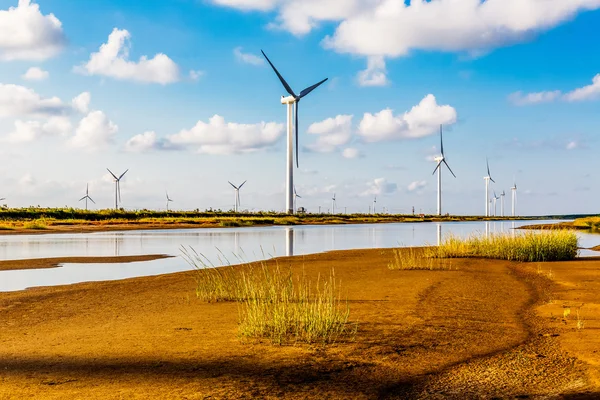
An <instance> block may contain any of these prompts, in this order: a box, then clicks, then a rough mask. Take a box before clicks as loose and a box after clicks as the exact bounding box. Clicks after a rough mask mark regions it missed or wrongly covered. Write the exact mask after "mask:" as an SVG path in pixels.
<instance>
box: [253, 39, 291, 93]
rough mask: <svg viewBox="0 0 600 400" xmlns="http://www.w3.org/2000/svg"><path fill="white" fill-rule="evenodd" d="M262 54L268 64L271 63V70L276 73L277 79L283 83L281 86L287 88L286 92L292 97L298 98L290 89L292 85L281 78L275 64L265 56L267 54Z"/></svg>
mask: <svg viewBox="0 0 600 400" xmlns="http://www.w3.org/2000/svg"><path fill="white" fill-rule="evenodd" d="M260 52H261V53H262V55H263V56H265V58H266V59H267V62H268V63H269V65H270V66H271V68H273V71H275V73H276V74H277V77H278V78H279V80H280V81H281V84H282V85H283V87H284V88H285V90H286V92H288V93H289V94H290V95H292V96H294V97H298V96H296V93H294V91H293V90H292V88H291V87H290V85H288V83H287V82H286V81H285V79H283V76H281V74H280V73H279V71H277V68H275V66H274V65H273V63H272V62H271V60H269V57H267V55H266V54H265V52H264V51H262V50H261V51H260Z"/></svg>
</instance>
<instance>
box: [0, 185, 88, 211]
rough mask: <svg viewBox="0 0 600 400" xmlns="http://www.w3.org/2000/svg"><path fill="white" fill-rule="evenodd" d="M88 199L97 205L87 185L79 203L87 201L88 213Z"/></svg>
mask: <svg viewBox="0 0 600 400" xmlns="http://www.w3.org/2000/svg"><path fill="white" fill-rule="evenodd" d="M88 199H89V200H90V201H91V202H92V203H94V204H96V202H95V201H94V200H93V199H92V198H91V197H90V194H89V184H87V185H85V196H83V197H82V198H80V199H79V201H82V200H85V210H86V211H87V209H88ZM0 200H4V199H0Z"/></svg>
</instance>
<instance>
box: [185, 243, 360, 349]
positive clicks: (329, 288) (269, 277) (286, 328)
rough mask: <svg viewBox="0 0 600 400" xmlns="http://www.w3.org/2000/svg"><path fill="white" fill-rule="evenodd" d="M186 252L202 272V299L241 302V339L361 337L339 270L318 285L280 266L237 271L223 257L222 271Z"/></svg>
mask: <svg viewBox="0 0 600 400" xmlns="http://www.w3.org/2000/svg"><path fill="white" fill-rule="evenodd" d="M183 254H184V258H185V259H186V260H187V261H188V262H189V263H190V264H191V265H193V266H194V267H195V268H196V271H197V273H196V295H197V297H198V298H200V299H201V300H203V301H208V302H219V301H231V302H237V303H238V312H239V334H240V336H241V337H249V338H267V339H269V340H270V341H271V342H272V343H274V344H287V343H298V342H303V343H321V344H328V343H333V342H335V341H336V340H338V339H340V338H344V339H350V340H353V339H354V336H355V335H356V330H357V325H356V324H355V323H351V322H350V321H349V317H350V307H349V304H348V301H347V300H343V298H342V295H341V290H340V284H339V282H337V281H336V279H335V273H334V271H333V270H332V271H331V273H330V274H329V276H328V277H326V278H322V277H321V276H320V275H319V276H318V277H317V279H316V282H313V281H312V280H311V279H309V278H308V277H307V276H306V275H305V274H304V272H303V273H302V274H293V272H292V270H291V269H290V268H285V269H284V268H281V267H280V265H279V264H278V263H277V262H275V265H274V266H270V265H268V264H267V263H266V262H259V263H253V264H249V265H247V266H243V267H233V266H231V265H230V263H229V260H227V259H226V257H225V256H224V255H222V257H223V259H222V260H220V262H221V263H224V264H226V265H227V266H225V267H218V268H217V267H215V266H214V265H213V264H212V263H210V261H209V260H208V259H207V258H206V257H204V256H203V255H200V254H198V253H196V252H195V251H193V250H191V249H190V250H189V251H188V250H187V249H184V250H183ZM223 261H224V262H223Z"/></svg>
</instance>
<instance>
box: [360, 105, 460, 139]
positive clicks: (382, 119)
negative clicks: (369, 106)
mask: <svg viewBox="0 0 600 400" xmlns="http://www.w3.org/2000/svg"><path fill="white" fill-rule="evenodd" d="M456 118H457V114H456V110H455V109H454V108H453V107H451V106H449V105H443V106H440V105H438V104H437V101H436V99H435V96H433V95H431V94H429V95H427V96H425V98H423V100H421V102H420V103H419V104H417V105H416V106H414V107H413V108H412V109H411V110H410V111H408V112H405V113H404V114H403V115H394V113H393V111H392V110H391V109H389V108H388V109H385V110H382V111H380V112H378V113H376V114H371V113H365V115H364V116H363V119H362V121H361V122H360V124H359V127H358V133H359V135H360V136H361V137H362V138H363V139H364V140H365V141H367V142H378V141H384V140H401V139H413V138H420V137H424V136H429V135H433V134H435V133H436V132H437V131H438V129H439V126H440V124H443V125H452V124H454V123H455V122H456Z"/></svg>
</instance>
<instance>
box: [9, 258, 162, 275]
mask: <svg viewBox="0 0 600 400" xmlns="http://www.w3.org/2000/svg"><path fill="white" fill-rule="evenodd" d="M169 257H172V256H169V255H165V254H150V255H144V256H114V257H54V258H34V259H30V260H3V261H0V271H8V270H18V269H40V268H57V267H58V266H59V265H60V264H66V263H77V264H100V263H102V264H112V263H130V262H138V261H152V260H159V259H161V258H169Z"/></svg>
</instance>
